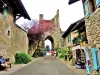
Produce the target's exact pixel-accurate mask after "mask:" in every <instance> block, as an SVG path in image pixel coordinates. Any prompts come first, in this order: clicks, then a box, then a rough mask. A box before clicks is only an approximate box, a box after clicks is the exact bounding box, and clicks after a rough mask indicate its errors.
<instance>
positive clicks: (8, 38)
mask: <svg viewBox="0 0 100 75" xmlns="http://www.w3.org/2000/svg"><path fill="white" fill-rule="evenodd" d="M13 20H14V18H13V15H12V14H11V12H10V13H8V15H7V17H4V16H3V15H2V14H0V55H3V56H4V57H9V58H10V59H11V61H12V63H14V61H15V60H14V55H15V53H16V52H27V51H28V37H27V33H26V32H25V31H23V30H22V29H21V28H19V27H18V26H16V25H15V24H14V22H13Z"/></svg>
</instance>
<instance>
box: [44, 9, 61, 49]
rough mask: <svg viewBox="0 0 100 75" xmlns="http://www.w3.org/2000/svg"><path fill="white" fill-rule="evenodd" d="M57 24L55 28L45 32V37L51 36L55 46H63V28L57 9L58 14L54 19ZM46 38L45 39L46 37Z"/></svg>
mask: <svg viewBox="0 0 100 75" xmlns="http://www.w3.org/2000/svg"><path fill="white" fill-rule="evenodd" d="M52 20H53V22H54V25H55V29H54V30H52V31H49V32H45V38H46V37H47V36H51V37H52V38H53V40H54V48H57V47H61V38H62V37H61V36H62V35H61V29H60V24H59V10H57V13H56V15H55V16H54V18H53V19H52ZM45 38H44V39H45Z"/></svg>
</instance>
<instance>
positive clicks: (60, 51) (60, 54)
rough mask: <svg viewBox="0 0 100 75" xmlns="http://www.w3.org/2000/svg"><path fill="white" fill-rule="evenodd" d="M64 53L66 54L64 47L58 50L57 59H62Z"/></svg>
mask: <svg viewBox="0 0 100 75" xmlns="http://www.w3.org/2000/svg"><path fill="white" fill-rule="evenodd" d="M66 52H67V48H65V47H63V48H61V49H59V50H58V57H59V58H64V56H65V54H66Z"/></svg>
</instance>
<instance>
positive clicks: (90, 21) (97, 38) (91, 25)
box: [85, 8, 100, 45]
mask: <svg viewBox="0 0 100 75" xmlns="http://www.w3.org/2000/svg"><path fill="white" fill-rule="evenodd" d="M85 21H86V33H87V39H88V43H89V44H90V45H91V44H100V8H97V9H96V10H95V12H94V13H93V14H91V15H90V16H89V17H88V18H85Z"/></svg>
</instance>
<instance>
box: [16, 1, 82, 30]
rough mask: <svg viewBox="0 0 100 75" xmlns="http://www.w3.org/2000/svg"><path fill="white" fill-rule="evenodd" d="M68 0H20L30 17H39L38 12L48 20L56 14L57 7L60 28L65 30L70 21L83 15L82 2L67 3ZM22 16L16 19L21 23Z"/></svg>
mask: <svg viewBox="0 0 100 75" xmlns="http://www.w3.org/2000/svg"><path fill="white" fill-rule="evenodd" d="M68 1H69V0H22V2H23V4H24V6H25V8H26V10H27V12H28V14H29V16H30V17H31V19H37V20H38V19H39V14H43V15H44V19H47V20H50V19H52V18H53V17H54V16H55V15H56V11H57V9H59V15H60V17H59V19H60V28H61V30H62V31H66V30H67V29H68V27H69V26H70V24H71V23H74V22H76V21H78V20H79V19H82V18H83V17H84V13H83V6H82V2H81V1H78V2H76V3H74V4H72V5H68ZM24 21H27V20H23V18H21V19H19V20H18V21H17V24H19V25H21V24H22V23H23V22H24Z"/></svg>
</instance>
